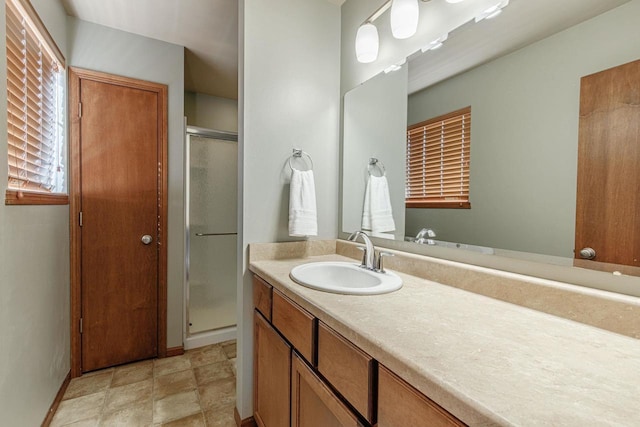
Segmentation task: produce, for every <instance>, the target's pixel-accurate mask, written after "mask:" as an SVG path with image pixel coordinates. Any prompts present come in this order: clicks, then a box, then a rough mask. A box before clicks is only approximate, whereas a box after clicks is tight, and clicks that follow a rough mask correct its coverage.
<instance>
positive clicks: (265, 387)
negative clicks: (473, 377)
mask: <svg viewBox="0 0 640 427" xmlns="http://www.w3.org/2000/svg"><path fill="white" fill-rule="evenodd" d="M253 284H254V294H253V295H254V305H255V307H256V309H255V310H254V418H255V421H256V424H257V425H258V426H259V427H334V426H335V427H357V426H376V427H405V426H429V427H445V426H448V427H451V426H464V425H465V424H463V423H462V422H461V421H459V420H458V419H456V418H455V417H454V416H453V415H451V414H449V413H448V412H447V411H446V410H444V409H443V408H441V407H440V406H438V405H437V404H436V403H435V402H433V401H432V400H430V399H429V398H428V397H426V396H424V395H423V394H421V393H420V392H419V391H417V390H416V389H415V388H413V387H412V386H411V385H409V384H407V383H406V382H405V381H403V380H402V379H401V378H399V377H397V376H396V375H395V374H394V373H393V372H391V371H389V370H388V369H386V368H385V367H384V366H382V365H379V364H378V362H377V361H376V360H375V359H374V358H373V357H371V356H369V355H368V354H366V353H365V352H363V351H362V350H361V349H359V348H358V347H357V346H355V345H354V344H353V343H351V342H350V341H349V340H347V339H346V338H344V337H343V336H341V335H340V334H338V333H337V332H336V331H334V330H332V329H331V328H329V327H328V326H327V325H325V324H324V323H322V322H319V321H318V319H316V318H315V317H314V316H313V315H312V314H311V313H309V312H307V311H306V310H305V309H304V308H302V307H300V306H299V305H298V304H296V303H295V302H293V301H292V300H290V299H289V298H287V297H286V296H285V295H283V294H282V293H281V292H280V291H278V290H276V289H274V288H272V286H271V285H270V284H268V283H267V282H265V281H264V280H262V279H260V278H258V277H257V276H254V280H253ZM376 374H377V375H376ZM376 390H377V391H376Z"/></svg>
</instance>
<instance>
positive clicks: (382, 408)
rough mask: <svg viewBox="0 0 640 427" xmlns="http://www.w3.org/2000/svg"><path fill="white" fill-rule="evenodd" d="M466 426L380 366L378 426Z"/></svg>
mask: <svg viewBox="0 0 640 427" xmlns="http://www.w3.org/2000/svg"><path fill="white" fill-rule="evenodd" d="M406 426H429V427H452V426H465V424H464V423H463V422H462V421H460V420H458V419H457V418H456V417H454V416H453V415H451V414H450V413H448V412H447V411H446V410H444V409H443V408H442V407H440V406H439V405H438V404H437V403H435V402H434V401H432V400H431V399H429V398H428V397H427V396H425V395H424V394H422V393H420V392H419V391H418V390H416V389H415V388H413V387H412V386H411V385H409V384H408V383H407V382H405V381H404V380H402V379H401V378H399V377H397V376H396V375H395V374H394V373H393V372H391V371H389V370H388V369H386V368H385V367H384V366H382V365H380V367H379V370H378V427H406Z"/></svg>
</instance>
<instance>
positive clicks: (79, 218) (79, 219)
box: [78, 211, 82, 227]
mask: <svg viewBox="0 0 640 427" xmlns="http://www.w3.org/2000/svg"><path fill="white" fill-rule="evenodd" d="M78 224H80V227H82V211H80V212H79V213H78Z"/></svg>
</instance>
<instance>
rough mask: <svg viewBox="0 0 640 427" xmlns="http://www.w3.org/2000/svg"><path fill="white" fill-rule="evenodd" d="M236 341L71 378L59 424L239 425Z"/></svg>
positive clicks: (58, 414) (55, 422) (57, 418)
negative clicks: (236, 414) (237, 423)
mask: <svg viewBox="0 0 640 427" xmlns="http://www.w3.org/2000/svg"><path fill="white" fill-rule="evenodd" d="M235 374H236V342H235V341H227V342H224V343H221V344H215V345H210V346H206V347H201V348H197V349H194V350H189V351H187V352H185V354H184V355H182V356H175V357H169V358H166V359H156V360H146V361H143V362H137V363H132V364H129V365H123V366H118V367H115V368H108V369H103V370H100V371H96V372H92V373H90V374H85V375H83V376H82V377H80V378H74V379H73V380H71V383H70V384H69V387H68V388H67V390H66V392H65V394H64V397H63V400H62V402H61V403H60V406H59V407H58V410H57V411H56V414H55V416H54V417H53V421H52V422H51V426H52V427H58V426H74V427H80V426H81V427H85V426H135V427H138V426H152V427H155V426H189V427H191V426H194V427H195V426H212V427H214V426H215V427H235V425H236V424H235V421H234V418H233V408H234V407H235V402H236V396H235V394H236V378H235Z"/></svg>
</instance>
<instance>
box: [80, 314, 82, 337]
mask: <svg viewBox="0 0 640 427" xmlns="http://www.w3.org/2000/svg"><path fill="white" fill-rule="evenodd" d="M80 333H82V317H81V318H80Z"/></svg>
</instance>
